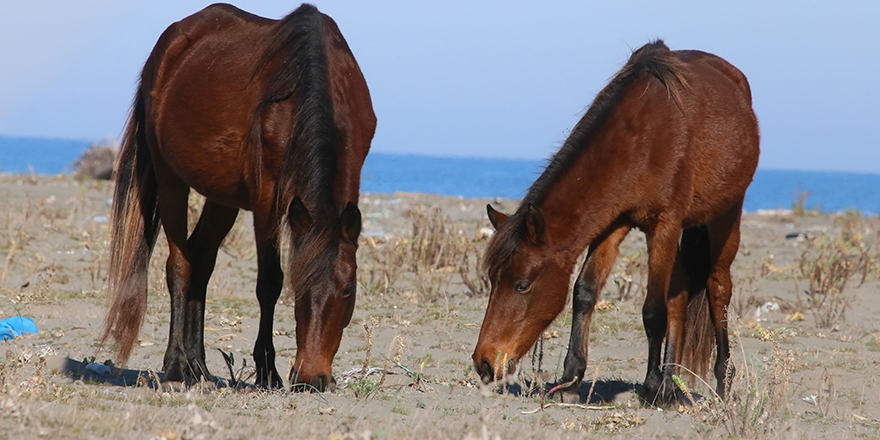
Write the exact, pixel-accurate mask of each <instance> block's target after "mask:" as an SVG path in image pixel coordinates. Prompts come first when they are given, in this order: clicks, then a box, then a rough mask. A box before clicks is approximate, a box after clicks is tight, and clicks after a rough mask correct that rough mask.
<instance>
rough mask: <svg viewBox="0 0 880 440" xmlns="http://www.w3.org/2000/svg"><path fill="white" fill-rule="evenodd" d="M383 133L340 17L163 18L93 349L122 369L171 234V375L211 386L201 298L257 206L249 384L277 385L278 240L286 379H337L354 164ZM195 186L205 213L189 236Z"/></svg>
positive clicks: (349, 277) (124, 155)
mask: <svg viewBox="0 0 880 440" xmlns="http://www.w3.org/2000/svg"><path fill="white" fill-rule="evenodd" d="M375 128H376V117H375V115H374V114H373V108H372V103H371V101H370V94H369V90H368V89H367V84H366V82H365V81H364V77H363V75H362V74H361V71H360V68H359V67H358V64H357V62H356V61H355V59H354V56H353V55H352V54H351V51H350V50H349V48H348V44H347V43H346V41H345V39H344V38H343V37H342V34H341V33H340V32H339V29H338V28H337V26H336V23H335V22H334V21H333V20H332V19H331V18H330V17H328V16H326V15H323V14H321V13H320V12H318V10H317V9H316V8H315V7H314V6H311V5H303V6H301V7H300V8H299V9H297V10H296V11H294V12H292V13H291V14H290V15H288V16H286V17H284V18H283V19H281V20H270V19H266V18H262V17H258V16H256V15H253V14H250V13H247V12H244V11H242V10H240V9H237V8H235V7H233V6H230V5H223V4H217V5H212V6H209V7H207V8H205V9H204V10H202V11H200V12H197V13H195V14H193V15H191V16H189V17H187V18H185V19H183V20H181V21H179V22H177V23H174V24H172V25H171V26H170V27H168V29H167V30H165V32H164V33H163V34H162V36H161V37H159V41H158V42H157V43H156V46H155V47H154V48H153V51H152V53H151V54H150V56H149V58H148V59H147V62H146V64H145V65H144V69H143V72H142V75H141V79H140V86H139V88H138V90H137V93H136V94H135V98H134V106H133V110H132V114H131V116H130V119H129V121H128V125H127V128H126V132H125V138H124V139H123V143H122V149H121V151H120V157H119V162H118V171H117V175H116V190H115V195H114V199H113V208H112V209H113V211H112V212H113V221H112V226H111V228H112V229H111V244H110V247H111V266H110V273H109V286H110V292H111V295H112V297H113V299H112V302H111V306H110V310H109V313H108V316H107V320H106V323H105V327H104V336H103V339H102V343H103V342H104V341H106V339H107V337H108V336H109V335H110V334H111V333H112V334H113V336H114V339H115V342H116V349H117V357H118V359H119V360H120V362H122V363H124V362H125V361H126V360H127V359H128V358H129V356H130V354H131V351H132V347H133V346H134V343H135V342H136V341H137V336H138V332H139V330H140V327H141V323H142V321H143V318H144V314H145V312H146V305H147V267H148V263H149V260H150V254H151V253H152V249H153V245H154V244H155V241H156V237H157V235H158V232H159V224H160V223H161V225H162V227H163V228H164V230H165V236H166V238H167V240H168V247H169V255H168V262H167V264H166V270H167V282H168V290H169V292H170V296H171V324H170V327H171V328H170V333H169V338H168V348H167V350H166V352H165V358H164V370H165V376H164V378H163V380H166V381H183V380H185V379H187V378H188V379H195V380H199V379H205V378H209V377H210V374H209V373H208V369H207V367H206V365H205V347H204V321H205V294H206V288H207V285H208V279H209V278H210V277H211V273H212V272H213V270H214V264H215V261H216V258H217V250H218V248H219V246H220V244H221V242H222V241H223V238H224V237H225V236H226V234H227V233H228V232H229V230H230V229H231V228H232V226H233V224H234V222H235V218H236V216H237V215H238V211H239V210H240V209H246V210H250V211H252V212H253V216H254V217H253V218H254V233H255V238H256V246H257V263H258V272H257V288H256V291H257V299H258V301H259V303H260V324H259V331H258V333H257V339H256V343H255V344H254V361H255V362H256V369H257V375H256V384H257V385H258V386H261V387H269V388H277V387H281V386H282V381H281V377H279V375H278V372H277V370H276V369H275V347H274V345H273V343H272V319H273V314H274V312H275V302H276V301H277V300H278V297H279V295H280V294H281V290H282V285H283V272H282V269H281V259H280V257H279V246H280V243H281V239H282V237H285V236H286V239H288V240H289V243H290V252H289V255H288V262H287V263H288V268H287V276H288V279H289V281H290V286H291V289H292V292H293V294H294V298H295V301H294V307H295V312H294V314H295V317H296V346H297V351H296V360H295V364H294V370H292V371H291V377H290V380H291V383H292V385H297V386H298V387H309V386H311V387H314V388H315V389H318V390H324V389H325V388H331V389H332V387H333V386H334V385H335V381H334V379H333V375H332V371H331V364H332V361H333V357H334V356H335V354H336V351H337V350H338V348H339V342H340V339H341V338H342V331H343V329H344V328H345V327H346V326H347V325H348V323H349V321H350V320H351V314H352V311H353V310H354V304H355V290H356V281H355V270H356V261H355V252H356V250H357V240H358V236H359V235H360V230H361V214H360V211H359V210H358V208H357V201H358V191H359V187H360V173H361V166H362V165H363V162H364V159H365V158H366V155H367V152H368V151H369V148H370V142H371V140H372V138H373V133H374V131H375ZM190 189H193V190H195V191H197V192H198V193H200V194H202V195H204V196H205V198H206V201H205V206H204V209H203V210H202V214H201V217H200V218H199V220H198V223H197V224H196V225H195V228H194V229H193V231H192V233H191V234H190V235H189V238H187V229H188V226H187V199H188V196H189V193H190Z"/></svg>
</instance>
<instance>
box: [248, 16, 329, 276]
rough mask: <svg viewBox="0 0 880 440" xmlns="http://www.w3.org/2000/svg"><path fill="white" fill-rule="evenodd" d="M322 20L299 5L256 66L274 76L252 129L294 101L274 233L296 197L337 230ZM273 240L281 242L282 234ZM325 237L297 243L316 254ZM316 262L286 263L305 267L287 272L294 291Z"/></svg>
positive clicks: (316, 217)
mask: <svg viewBox="0 0 880 440" xmlns="http://www.w3.org/2000/svg"><path fill="white" fill-rule="evenodd" d="M324 20H325V16H324V15H323V14H321V13H320V12H319V11H318V9H317V8H315V7H314V6H312V5H309V4H304V5H302V6H300V7H299V8H298V9H297V10H295V11H293V12H292V13H290V14H289V15H288V16H286V17H284V18H283V19H281V20H279V22H278V23H277V24H276V26H275V29H274V30H273V31H272V32H271V33H270V34H269V35H268V39H269V41H268V43H267V47H266V50H265V52H264V53H263V56H262V58H261V60H260V62H258V63H257V72H259V71H261V70H268V69H271V70H272V73H271V74H270V75H269V76H268V78H267V83H266V91H265V93H264V95H263V98H262V100H261V102H260V103H259V105H258V108H257V115H256V116H257V117H256V118H255V121H254V125H259V123H260V119H261V118H260V112H262V111H263V110H264V109H265V108H266V107H267V106H268V105H271V104H273V103H277V102H281V101H285V100H288V99H291V100H292V101H291V102H292V103H293V106H292V107H293V108H292V112H291V118H292V120H293V129H292V132H291V134H290V138H289V140H288V142H287V151H286V152H285V155H284V159H283V161H282V163H281V169H280V171H279V173H278V178H277V180H276V186H275V213H276V216H277V218H278V224H277V225H276V226H277V228H278V230H280V229H284V228H285V226H286V224H285V223H286V222H285V221H284V219H287V218H288V216H289V208H290V206H291V203H292V202H293V201H294V199H295V198H296V197H300V198H301V200H302V202H303V203H304V205H305V206H306V208H307V209H308V212H309V215H310V217H311V218H312V219H313V220H314V223H313V224H314V227H318V228H324V229H326V230H329V229H330V228H334V227H337V226H338V224H337V223H338V212H337V211H336V202H335V193H334V188H335V187H336V185H335V183H334V182H335V177H336V176H335V173H336V168H337V153H336V147H337V145H338V144H339V142H340V140H341V134H340V130H339V128H338V127H337V125H336V118H335V111H334V108H333V101H332V98H331V96H330V82H329V65H328V64H329V61H328V57H327V49H326V43H325V24H324ZM273 67H274V68H273ZM254 130H259V128H258V127H255V128H254ZM254 137H255V136H252V139H253V138H254ZM276 232H277V231H276ZM276 236H277V238H278V239H279V240H280V234H277V235H276ZM329 236H330V234H324V233H321V232H317V231H316V233H313V234H310V237H311V238H309V239H308V240H307V241H304V242H302V243H300V246H301V248H300V252H301V253H303V255H318V254H319V253H320V251H321V250H322V249H324V248H325V247H326V245H327V241H326V240H327V239H328V238H327V237H329ZM291 244H292V241H291ZM318 260H319V259H315V258H308V259H290V261H291V262H293V261H299V263H297V264H301V265H303V266H302V267H299V266H298V267H291V268H290V270H291V272H290V273H292V274H296V275H297V276H290V279H291V280H293V282H294V283H296V284H300V286H297V285H294V286H292V287H293V291H294V292H297V291H299V290H300V289H298V288H297V287H301V286H304V285H307V284H308V282H309V281H310V278H312V277H313V276H315V275H317V274H318V273H319V271H320V268H321V267H322V266H321V264H320V261H318ZM291 264H292V263H291Z"/></svg>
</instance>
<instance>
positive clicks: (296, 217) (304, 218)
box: [287, 196, 312, 237]
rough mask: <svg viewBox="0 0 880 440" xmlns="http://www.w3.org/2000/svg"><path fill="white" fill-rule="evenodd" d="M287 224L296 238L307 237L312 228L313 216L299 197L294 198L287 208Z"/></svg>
mask: <svg viewBox="0 0 880 440" xmlns="http://www.w3.org/2000/svg"><path fill="white" fill-rule="evenodd" d="M287 222H288V223H289V224H290V230H291V231H293V236H294V237H301V236H303V235H305V233H306V232H308V231H309V229H311V227H312V216H311V215H310V214H309V209H308V208H306V205H305V204H304V203H303V201H302V199H301V198H299V196H296V197H294V198H293V201H292V202H290V206H289V207H288V208H287Z"/></svg>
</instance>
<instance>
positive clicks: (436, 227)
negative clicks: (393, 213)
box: [410, 206, 463, 272]
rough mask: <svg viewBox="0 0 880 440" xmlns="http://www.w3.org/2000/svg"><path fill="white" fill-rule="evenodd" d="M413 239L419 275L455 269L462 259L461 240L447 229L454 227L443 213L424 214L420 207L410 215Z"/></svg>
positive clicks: (414, 264)
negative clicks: (453, 267) (425, 272)
mask: <svg viewBox="0 0 880 440" xmlns="http://www.w3.org/2000/svg"><path fill="white" fill-rule="evenodd" d="M410 214H411V217H412V239H411V241H410V247H411V249H410V256H411V258H412V264H413V269H415V271H416V272H421V271H424V270H434V269H441V268H445V267H448V266H453V265H455V263H456V262H457V261H458V259H459V258H461V248H462V244H463V239H462V237H459V236H458V235H457V234H455V233H454V232H453V231H452V230H451V229H452V228H450V227H448V226H447V225H448V224H450V223H452V221H451V220H450V219H449V217H448V216H444V215H443V210H442V209H441V208H439V207H434V208H431V209H429V210H425V209H423V208H421V207H419V206H416V207H414V208H413V209H412V210H411V211H410Z"/></svg>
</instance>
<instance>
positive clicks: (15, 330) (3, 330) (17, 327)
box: [0, 316, 37, 340]
mask: <svg viewBox="0 0 880 440" xmlns="http://www.w3.org/2000/svg"><path fill="white" fill-rule="evenodd" d="M25 333H37V323H35V322H34V320H33V319H31V318H25V317H24V316H13V317H11V318H6V319H4V320H2V321H0V337H2V338H3V340H9V339H15V338H18V337H21V336H24V335H25Z"/></svg>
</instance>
